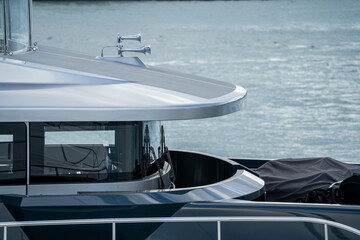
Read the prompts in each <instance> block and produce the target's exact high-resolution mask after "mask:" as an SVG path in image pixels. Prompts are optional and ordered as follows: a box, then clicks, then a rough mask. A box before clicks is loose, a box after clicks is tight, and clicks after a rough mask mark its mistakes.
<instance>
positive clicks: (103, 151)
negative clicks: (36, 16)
mask: <svg viewBox="0 0 360 240" xmlns="http://www.w3.org/2000/svg"><path fill="white" fill-rule="evenodd" d="M30 6H31V1H28V2H27V1H22V0H11V1H10V0H4V1H1V10H0V12H1V14H2V15H1V20H0V40H1V45H0V51H1V53H2V57H1V59H0V72H1V75H2V76H1V80H0V86H1V87H0V99H1V102H0V184H1V186H0V195H1V197H0V209H1V211H2V212H3V213H4V214H2V215H1V216H0V221H13V220H16V221H29V220H59V219H89V218H123V217H131V218H134V217H160V216H161V217H170V216H218V215H220V216H228V215H236V216H244V215H248V216H308V217H309V216H310V217H317V218H323V219H327V220H333V221H338V222H342V223H344V224H347V225H350V226H353V227H356V228H359V223H358V221H356V219H359V213H360V208H359V207H358V206H340V205H336V206H334V205H312V204H294V203H269V202H265V201H262V200H264V199H265V195H264V192H265V188H264V181H263V180H262V179H261V178H259V177H258V176H257V173H256V172H254V171H253V170H251V169H249V168H248V167H250V168H257V167H258V166H260V165H261V164H262V163H263V162H261V161H243V160H230V159H225V158H220V157H215V156H210V155H207V154H202V153H195V152H188V151H180V150H178V151H170V152H169V151H168V150H167V146H166V144H165V132H164V129H163V127H162V125H161V121H166V120H179V119H193V118H205V117H214V116H221V115H225V114H229V113H232V112H234V111H238V110H240V109H241V106H242V103H243V101H244V99H245V97H246V91H245V90H244V89H243V88H241V87H238V86H234V85H232V84H229V83H223V82H219V81H215V80H211V79H206V78H201V77H195V76H191V75H188V74H183V73H177V72H172V71H167V70H163V69H157V68H152V67H147V66H145V65H144V64H143V63H141V61H140V60H139V59H138V58H123V57H99V58H93V57H89V56H87V55H82V54H74V53H71V52H69V51H66V50H60V49H54V48H48V47H43V46H39V47H38V49H37V46H34V45H33V44H32V40H31V23H30V19H31V18H30ZM12 16H17V17H15V18H14V17H12ZM24 26H28V27H25V29H24ZM128 38H135V39H136V38H137V36H131V37H128ZM118 39H119V42H121V40H125V39H126V37H121V36H118ZM119 45H120V43H119V44H118V46H117V47H118V51H119V53H120V54H121V53H122V51H125V49H124V48H122V47H120V46H119ZM138 51H143V52H146V51H148V49H147V48H142V49H139V50H138ZM124 63H125V64H124ZM251 164H252V165H251ZM254 164H255V165H254ZM244 200H257V201H244ZM209 224H210V223H203V224H185V225H184V224H175V225H174V224H164V225H162V226H161V227H159V226H160V224H159V223H151V224H138V223H137V224H136V223H132V224H126V225H118V226H117V227H116V235H117V236H118V237H120V238H125V239H144V238H147V237H148V238H150V239H158V238H170V237H173V238H182V237H183V236H185V235H186V238H191V237H192V238H197V239H198V238H212V237H214V236H215V235H216V233H215V232H214V231H213V230H212V229H211V228H209V226H210V225H209ZM233 224H234V223H231V224H229V225H226V224H225V225H224V228H225V229H226V228H227V227H228V228H229V227H231V229H228V230H227V231H225V233H224V235H223V237H225V236H227V237H233V236H240V235H242V236H243V237H244V238H247V239H250V238H251V237H252V236H256V237H258V238H261V237H264V236H265V237H266V236H269V234H270V232H271V234H273V235H272V236H273V237H274V238H277V239H279V238H282V237H283V236H284V235H286V236H288V234H289V233H291V232H293V231H298V232H299V234H297V235H296V236H294V237H292V238H293V239H307V238H309V237H311V236H315V237H319V236H323V230H322V228H321V226H317V225H316V224H309V223H306V224H302V223H296V224H295V223H285V225H279V224H278V223H271V224H269V223H267V224H264V223H246V224H245V225H241V226H240V227H238V226H236V227H233V226H234V225H233ZM259 227H260V228H261V229H262V231H261V232H259V231H256V230H255V229H258V228H259ZM274 228H279V229H281V231H279V232H277V233H274V232H273V231H272V229H274ZM185 229H188V230H191V231H185ZM12 230H13V231H12V232H11V231H10V229H9V236H11V234H14V235H13V236H15V234H16V236H18V238H23V239H47V238H49V237H48V236H51V238H52V239H64V238H70V239H74V238H75V237H76V238H78V239H99V238H100V237H101V238H106V237H109V238H110V236H111V230H110V228H108V227H107V226H103V225H91V227H89V226H86V225H80V226H56V227H55V226H52V227H40V228H35V227H24V228H22V229H20V228H14V229H12ZM54 233H56V234H54ZM172 233H173V234H174V235H169V234H172ZM182 234H183V235H182ZM187 234H189V236H187ZM237 234H240V235H237ZM254 234H255V235H254ZM329 234H330V236H331V237H332V238H335V237H338V238H339V239H340V238H343V239H346V238H348V239H351V238H353V237H355V235H354V234H352V233H348V232H346V231H342V230H338V229H335V228H334V229H332V228H330V231H329ZM315 239H316V238H315Z"/></svg>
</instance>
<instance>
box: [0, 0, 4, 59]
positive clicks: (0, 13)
mask: <svg viewBox="0 0 360 240" xmlns="http://www.w3.org/2000/svg"><path fill="white" fill-rule="evenodd" d="M3 4H4V2H3V1H1V0H0V54H1V53H4V50H5V49H4V6H3Z"/></svg>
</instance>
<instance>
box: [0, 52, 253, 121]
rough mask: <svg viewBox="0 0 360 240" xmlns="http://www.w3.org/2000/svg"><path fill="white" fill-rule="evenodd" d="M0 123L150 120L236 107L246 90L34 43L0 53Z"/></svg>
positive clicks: (203, 114)
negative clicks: (20, 50) (25, 48)
mask: <svg viewBox="0 0 360 240" xmlns="http://www.w3.org/2000/svg"><path fill="white" fill-rule="evenodd" d="M0 72H1V73H2V77H1V79H0V86H1V91H0V99H1V101H0V121H2V122H19V121H30V122H31V121H150V120H177V119H194V118H206V117H215V116H220V115H225V114H228V113H232V112H235V111H238V110H239V109H240V108H241V106H242V103H243V101H244V98H245V96H246V90H245V89H244V88H241V87H239V86H235V85H233V84H230V83H225V82H220V81H216V80H212V79H208V78H204V77H198V76H193V75H189V74H184V73H179V72H174V71H168V70H163V69H158V68H154V67H138V66H131V65H127V64H122V63H117V62H111V61H104V60H99V59H96V58H95V57H91V56H87V55H84V54H74V53H71V52H69V51H64V50H59V49H54V48H49V47H44V46H40V47H39V49H38V50H37V51H29V52H26V53H23V54H14V55H3V56H2V57H0Z"/></svg>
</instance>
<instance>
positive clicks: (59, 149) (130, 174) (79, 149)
mask: <svg viewBox="0 0 360 240" xmlns="http://www.w3.org/2000/svg"><path fill="white" fill-rule="evenodd" d="M30 129H31V130H30V138H31V140H30V141H31V160H30V162H31V180H30V181H31V182H41V183H46V182H53V181H55V182H79V181H90V182H104V181H105V182H106V181H119V180H130V179H136V178H140V177H141V171H142V170H141V168H140V161H141V159H142V124H141V123H139V122H121V123H120V122H110V123H107V122H86V123H85V122H84V123H81V122H80V123H69V122H67V123H65V122H58V123H31V124H30Z"/></svg>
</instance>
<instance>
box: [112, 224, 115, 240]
mask: <svg viewBox="0 0 360 240" xmlns="http://www.w3.org/2000/svg"><path fill="white" fill-rule="evenodd" d="M112 240H116V223H115V222H113V223H112Z"/></svg>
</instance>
